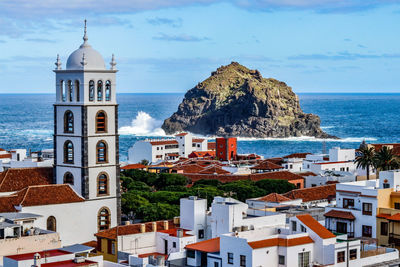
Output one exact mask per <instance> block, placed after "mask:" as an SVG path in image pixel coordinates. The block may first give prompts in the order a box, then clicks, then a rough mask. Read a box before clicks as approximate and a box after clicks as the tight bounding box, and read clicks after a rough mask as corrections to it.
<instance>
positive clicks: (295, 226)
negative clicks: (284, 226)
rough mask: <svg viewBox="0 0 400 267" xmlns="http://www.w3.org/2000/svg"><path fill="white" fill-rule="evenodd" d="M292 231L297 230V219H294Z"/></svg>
mask: <svg viewBox="0 0 400 267" xmlns="http://www.w3.org/2000/svg"><path fill="white" fill-rule="evenodd" d="M292 231H293V232H296V231H297V223H296V222H295V221H292Z"/></svg>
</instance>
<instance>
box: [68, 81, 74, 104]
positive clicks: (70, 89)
mask: <svg viewBox="0 0 400 267" xmlns="http://www.w3.org/2000/svg"><path fill="white" fill-rule="evenodd" d="M67 85H68V101H69V102H72V100H73V99H74V98H73V92H72V82H71V81H68V84H67Z"/></svg>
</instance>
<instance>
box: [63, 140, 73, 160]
mask: <svg viewBox="0 0 400 267" xmlns="http://www.w3.org/2000/svg"><path fill="white" fill-rule="evenodd" d="M64 163H70V164H72V163H74V145H73V144H72V142H71V141H65V143H64Z"/></svg>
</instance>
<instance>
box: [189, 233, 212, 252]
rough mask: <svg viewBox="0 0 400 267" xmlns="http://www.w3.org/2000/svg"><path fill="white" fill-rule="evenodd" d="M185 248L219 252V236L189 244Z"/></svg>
mask: <svg viewBox="0 0 400 267" xmlns="http://www.w3.org/2000/svg"><path fill="white" fill-rule="evenodd" d="M185 248H186V249H190V250H197V251H201V252H207V253H213V252H219V237H217V238H212V239H208V240H204V241H200V242H197V243H193V244H189V245H186V247H185Z"/></svg>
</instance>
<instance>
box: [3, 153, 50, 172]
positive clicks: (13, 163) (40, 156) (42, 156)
mask: <svg viewBox="0 0 400 267" xmlns="http://www.w3.org/2000/svg"><path fill="white" fill-rule="evenodd" d="M53 158H54V152H53V149H45V150H42V151H39V152H31V153H30V155H29V156H28V155H27V153H26V149H12V150H11V151H6V150H4V149H0V172H1V171H4V170H7V169H9V168H32V167H51V166H53V163H54V161H53Z"/></svg>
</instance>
